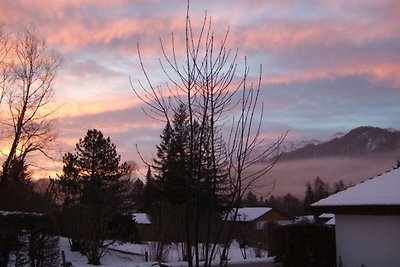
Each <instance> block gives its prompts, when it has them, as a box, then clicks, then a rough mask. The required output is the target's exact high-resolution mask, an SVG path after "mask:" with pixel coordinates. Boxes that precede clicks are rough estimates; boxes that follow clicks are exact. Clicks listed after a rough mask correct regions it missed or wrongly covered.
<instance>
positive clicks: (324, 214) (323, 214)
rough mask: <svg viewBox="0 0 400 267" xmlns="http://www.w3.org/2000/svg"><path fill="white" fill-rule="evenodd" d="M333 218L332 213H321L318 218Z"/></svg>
mask: <svg viewBox="0 0 400 267" xmlns="http://www.w3.org/2000/svg"><path fill="white" fill-rule="evenodd" d="M334 217H335V214H333V213H322V214H321V215H319V216H318V218H320V219H332V218H334Z"/></svg>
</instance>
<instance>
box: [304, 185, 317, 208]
mask: <svg viewBox="0 0 400 267" xmlns="http://www.w3.org/2000/svg"><path fill="white" fill-rule="evenodd" d="M314 202H315V197H314V191H313V189H312V187H311V184H310V182H307V185H306V194H305V197H304V207H309V206H310V205H311V204H312V203H314Z"/></svg>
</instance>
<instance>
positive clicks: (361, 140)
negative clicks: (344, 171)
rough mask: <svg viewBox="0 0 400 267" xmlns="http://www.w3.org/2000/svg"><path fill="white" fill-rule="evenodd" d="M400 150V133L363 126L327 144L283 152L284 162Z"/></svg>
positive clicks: (317, 144)
mask: <svg viewBox="0 0 400 267" xmlns="http://www.w3.org/2000/svg"><path fill="white" fill-rule="evenodd" d="M398 148H400V131H396V130H394V129H392V128H391V129H383V128H379V127H372V126H361V127H357V128H354V129H352V130H350V131H349V132H348V133H346V134H342V133H340V134H339V133H337V134H334V135H333V137H332V138H331V139H330V140H329V141H327V142H319V143H317V142H315V143H310V144H307V145H305V146H304V147H301V148H298V149H295V150H293V151H290V152H283V153H282V155H281V159H282V160H292V159H308V158H309V159H310V158H320V157H331V156H360V155H370V154H376V153H383V152H389V151H393V150H396V149H398Z"/></svg>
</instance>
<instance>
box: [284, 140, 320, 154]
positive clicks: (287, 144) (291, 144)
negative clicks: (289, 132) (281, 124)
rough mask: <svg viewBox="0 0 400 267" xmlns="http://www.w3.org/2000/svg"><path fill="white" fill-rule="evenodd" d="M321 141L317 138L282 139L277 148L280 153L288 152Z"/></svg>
mask: <svg viewBox="0 0 400 267" xmlns="http://www.w3.org/2000/svg"><path fill="white" fill-rule="evenodd" d="M320 143H322V142H321V141H319V140H317V139H311V140H309V141H286V140H285V141H283V142H282V144H281V145H280V147H279V150H280V151H281V152H282V153H289V152H292V151H295V150H298V149H300V148H303V147H306V146H308V145H318V144H320Z"/></svg>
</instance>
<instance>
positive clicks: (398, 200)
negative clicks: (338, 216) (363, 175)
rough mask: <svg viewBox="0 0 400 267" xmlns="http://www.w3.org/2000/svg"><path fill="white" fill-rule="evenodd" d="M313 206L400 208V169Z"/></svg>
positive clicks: (350, 188)
mask: <svg viewBox="0 0 400 267" xmlns="http://www.w3.org/2000/svg"><path fill="white" fill-rule="evenodd" d="M311 206H312V207H329V206H330V207H346V206H400V168H397V169H394V170H392V171H388V172H386V173H384V174H381V175H378V176H376V177H374V178H371V179H369V180H367V181H364V182H362V183H360V184H357V185H355V186H353V187H349V188H347V189H346V190H343V191H340V192H338V193H336V194H333V195H331V196H329V197H327V198H324V199H322V200H320V201H318V202H316V203H314V204H312V205H311Z"/></svg>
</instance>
